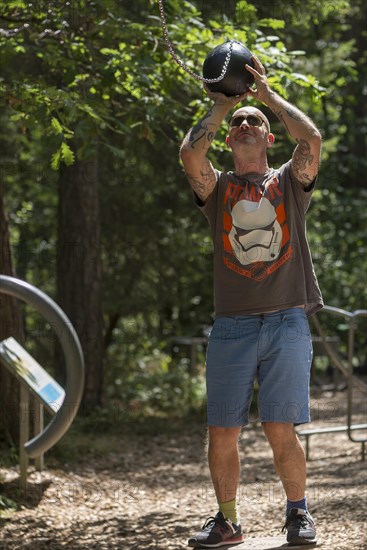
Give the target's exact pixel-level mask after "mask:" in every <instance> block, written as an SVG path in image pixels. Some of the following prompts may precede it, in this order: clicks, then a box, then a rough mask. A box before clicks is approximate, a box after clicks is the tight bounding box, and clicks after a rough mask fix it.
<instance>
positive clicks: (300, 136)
mask: <svg viewBox="0 0 367 550" xmlns="http://www.w3.org/2000/svg"><path fill="white" fill-rule="evenodd" d="M253 61H254V65H255V69H253V68H252V67H250V66H249V65H247V66H246V68H247V69H248V70H249V71H250V72H251V73H252V74H253V75H254V77H255V84H256V90H254V91H250V94H251V95H252V96H253V97H255V98H256V99H258V100H259V101H262V102H263V103H265V105H267V106H268V107H269V109H271V110H272V111H273V113H274V114H276V115H277V117H278V118H279V120H280V121H281V123H282V124H283V126H284V127H285V129H286V130H287V132H288V133H289V135H290V136H292V137H293V138H294V139H295V140H296V141H297V143H298V145H297V146H296V148H295V150H294V152H293V156H292V164H291V167H292V172H293V174H294V176H295V178H296V179H297V181H299V182H300V183H301V184H302V185H303V186H304V187H308V186H309V185H310V183H312V181H313V180H314V179H315V177H316V175H317V172H318V169H319V164H320V151H321V141H322V139H321V134H320V132H319V131H318V129H317V128H316V126H315V125H314V123H313V122H312V120H311V119H310V118H309V117H308V116H306V115H305V114H304V113H302V111H300V110H299V109H297V107H295V106H294V105H291V104H290V103H288V101H286V100H285V99H283V98H282V97H280V96H279V95H278V94H277V93H276V92H274V91H273V90H271V89H270V87H269V85H268V83H267V79H266V75H265V69H264V67H263V65H262V64H261V62H260V61H259V59H258V58H257V57H256V56H254V57H253Z"/></svg>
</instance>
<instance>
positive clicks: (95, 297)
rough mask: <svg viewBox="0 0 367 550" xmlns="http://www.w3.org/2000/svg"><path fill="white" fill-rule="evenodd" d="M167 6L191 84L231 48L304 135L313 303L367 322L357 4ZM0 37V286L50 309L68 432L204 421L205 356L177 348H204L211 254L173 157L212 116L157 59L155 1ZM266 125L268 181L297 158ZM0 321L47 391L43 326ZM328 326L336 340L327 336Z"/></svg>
mask: <svg viewBox="0 0 367 550" xmlns="http://www.w3.org/2000/svg"><path fill="white" fill-rule="evenodd" d="M164 5H165V9H166V16H167V22H168V29H169V33H170V37H171V40H172V42H173V44H174V46H175V49H176V51H177V52H178V53H179V55H180V56H181V57H182V58H183V59H184V60H185V61H186V62H187V64H188V65H189V66H190V67H192V68H193V69H194V70H196V71H198V72H200V71H201V67H202V63H203V60H204V59H205V56H206V55H207V54H208V52H209V51H210V50H211V49H212V48H213V47H214V46H215V45H217V44H219V43H221V42H223V41H224V40H225V39H227V38H234V39H237V40H240V41H241V42H243V43H244V44H246V45H247V46H248V47H249V48H250V49H251V50H252V51H253V52H254V53H256V54H257V55H258V56H259V57H260V59H261V60H262V62H263V64H264V65H265V67H266V70H267V74H268V77H269V81H270V83H271V85H272V87H273V88H274V89H275V90H277V91H278V92H279V93H280V94H281V95H283V96H284V97H285V98H287V99H288V100H289V101H291V102H292V103H294V104H296V105H297V106H298V107H299V108H300V109H302V110H303V111H304V112H305V113H307V114H308V115H309V116H310V117H311V118H312V119H313V120H314V121H315V123H316V125H317V126H318V128H319V129H320V131H321V133H322V136H323V150H322V163H321V170H320V175H319V180H318V184H317V189H316V191H315V193H314V196H313V201H312V205H311V208H310V210H309V213H308V235H309V242H310V246H311V250H312V256H313V261H314V265H315V269H316V273H317V276H318V279H319V283H320V286H321V288H322V292H323V296H324V300H325V303H326V304H328V305H332V306H337V307H342V308H345V309H347V310H349V311H352V310H355V309H361V308H365V307H366V291H365V274H366V271H367V270H366V258H367V246H366V239H365V233H366V217H367V216H366V206H365V205H366V196H367V189H366V186H365V181H366V162H367V161H366V159H367V155H366V132H367V112H366V109H367V107H366V105H367V101H366V95H367V82H366V66H367V59H366V57H367V56H366V5H365V3H364V2H362V0H352V1H350V2H347V1H345V0H331V1H316V0H302V1H301V0H292V1H291V2H289V1H288V0H287V1H285V0H275V1H264V0H262V1H261V2H260V1H256V0H254V1H252V2H246V1H239V2H236V1H232V0H226V1H224V0H221V1H219V0H212V1H210V0H205V1H197V2H194V1H192V2H186V1H184V2H182V1H179V0H177V1H176V0H167V1H166V2H164ZM0 22H1V34H0V48H1V62H2V76H1V80H0V85H1V96H0V97H1V108H2V124H1V130H0V139H1V174H0V272H1V273H2V274H9V275H16V276H17V277H19V278H21V279H24V280H26V281H28V282H30V283H31V284H34V285H35V286H37V287H39V288H40V289H41V290H43V291H44V292H46V293H48V294H49V295H50V296H51V297H53V298H54V299H55V300H56V301H57V302H58V303H59V304H60V305H61V307H62V308H63V309H64V310H65V312H66V313H67V315H68V316H69V318H70V319H71V321H72V323H73V324H74V326H75V327H76V330H77V332H78V335H79V338H80V341H81V344H82V347H83V351H84V355H85V360H86V367H87V377H86V387H85V393H84V399H83V405H82V407H81V414H82V415H88V414H95V413H96V411H98V418H99V419H103V418H112V417H113V418H116V414H118V417H119V419H121V418H124V419H127V420H129V421H130V420H131V419H136V418H147V416H151V415H159V416H161V417H162V416H163V417H164V418H172V417H176V416H180V415H186V414H188V413H191V412H193V411H195V410H196V411H197V410H201V409H202V406H203V403H204V375H203V361H204V347H203V348H202V353H201V354H199V362H200V363H201V367H200V366H199V367H198V368H196V369H194V370H193V369H192V368H191V366H190V358H189V353H188V351H189V348H187V347H185V346H179V345H178V344H177V342H176V343H175V341H174V339H175V338H178V337H183V336H185V337H202V336H203V335H204V334H205V333H206V331H207V329H208V327H209V326H210V324H211V322H212V315H213V299H212V243H211V240H210V234H209V231H208V227H207V223H206V220H205V219H204V217H203V216H202V215H201V214H200V213H199V212H198V211H197V209H196V208H195V207H194V205H193V201H192V195H191V193H190V190H189V186H188V184H187V182H186V180H185V176H184V173H183V170H182V166H181V165H180V163H179V160H178V150H179V145H180V143H181V141H182V139H183V137H184V135H185V133H186V132H187V131H188V129H189V128H190V127H191V126H192V124H193V122H194V121H196V120H198V118H199V117H200V116H201V115H202V114H203V113H204V112H205V110H207V109H208V108H209V105H210V101H209V100H208V98H207V97H206V95H205V93H203V90H202V87H201V85H200V84H199V83H198V82H197V81H195V80H194V79H193V78H191V77H189V76H188V75H187V74H186V73H185V72H183V71H182V69H180V68H179V67H178V66H177V65H176V64H175V63H174V62H173V60H172V59H171V57H170V55H169V53H168V50H167V48H166V45H165V43H164V40H163V37H162V29H161V26H160V20H159V10H158V3H157V2H156V1H153V0H150V1H144V0H134V1H131V2H130V1H115V0H102V1H99V2H94V1H88V2H85V1H82V0H80V1H70V2H58V1H54V2H52V1H51V2H49V1H48V2H46V1H43V0H36V1H33V2H32V1H30V2H28V3H27V2H23V1H16V0H14V1H8V2H6V3H3V5H2V7H1V17H0ZM266 112H267V114H268V116H269V118H270V121H271V125H272V128H273V131H274V133H275V134H276V135H277V141H276V145H275V146H274V147H273V148H272V149H271V151H270V162H271V164H272V165H274V166H279V165H281V164H282V163H283V162H284V161H285V160H287V159H288V158H290V156H291V154H292V151H293V148H294V143H293V142H292V140H291V139H290V138H289V137H288V136H287V135H286V133H285V131H284V130H283V128H282V126H281V124H280V123H279V122H278V121H277V119H276V118H275V117H274V115H273V114H272V113H271V112H269V111H268V110H267V111H266ZM224 138H225V125H223V128H222V129H221V130H220V131H219V132H218V134H217V136H216V140H215V143H214V144H213V147H212V152H211V155H212V156H211V158H212V160H213V162H214V163H215V165H216V167H218V168H224V167H227V168H229V167H230V154H229V152H228V151H226V150H225V147H224ZM0 307H1V315H2V319H1V334H0V340H2V339H3V338H6V337H8V336H10V335H12V336H16V337H17V338H18V339H20V340H21V341H22V342H23V343H24V345H25V346H26V347H27V349H28V350H29V351H30V352H31V353H32V354H33V355H34V356H35V357H36V358H37V360H38V361H39V362H40V363H41V364H42V365H43V366H45V367H46V368H47V369H49V370H50V371H51V372H52V373H53V374H54V376H55V377H56V378H57V379H58V380H59V381H60V382H61V383H62V382H63V366H62V361H61V360H60V352H59V350H58V348H57V342H56V337H55V334H54V333H53V331H52V330H51V327H49V326H48V325H47V324H46V323H45V322H44V321H43V319H42V318H41V317H40V316H39V315H38V314H37V313H35V312H34V311H31V310H30V308H28V307H27V306H21V305H20V304H16V303H14V302H13V301H11V300H8V299H6V298H5V297H4V296H1V297H0ZM328 325H329V330H330V331H331V332H333V330H334V329H338V330H339V331H341V332H342V333H343V330H344V333H345V328H346V326H345V324H344V325H343V324H342V323H340V320H339V321H338V323H337V325H335V323H334V325H333V324H332V323H331V322H330V321H329V322H328ZM360 344H361V349H362V350H365V340H364V341H363V338H362V341H361V342H360ZM363 344H364V346H363ZM361 353H362V354H363V353H364V354H365V351H364V352H363V351H362V352H361ZM363 360H365V355H364V356H363V358H362V362H363ZM0 384H1V391H2V396H3V401H2V405H1V416H0V433H1V434H2V435H1V437H2V438H5V439H7V440H8V441H9V440H10V441H15V434H16V431H17V425H18V424H17V402H18V401H17V400H18V398H17V392H18V387H17V384H16V383H15V382H14V381H13V380H12V379H11V377H10V376H9V375H8V374H7V373H6V372H5V371H4V370H1V373H0ZM111 411H112V416H111Z"/></svg>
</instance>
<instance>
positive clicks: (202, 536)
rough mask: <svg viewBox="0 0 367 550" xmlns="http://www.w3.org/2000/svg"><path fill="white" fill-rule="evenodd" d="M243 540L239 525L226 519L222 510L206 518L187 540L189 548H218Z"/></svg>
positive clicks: (239, 542)
mask: <svg viewBox="0 0 367 550" xmlns="http://www.w3.org/2000/svg"><path fill="white" fill-rule="evenodd" d="M241 542H243V537H242V529H241V525H236V524H235V523H233V521H231V520H230V519H226V518H225V517H224V515H223V514H222V512H218V514H217V515H216V516H215V518H213V517H210V518H208V519H207V520H206V522H205V523H204V525H203V527H202V528H201V531H200V532H199V533H197V534H196V535H195V536H194V537H191V539H189V541H188V545H189V546H191V548H220V547H221V546H234V545H236V544H241Z"/></svg>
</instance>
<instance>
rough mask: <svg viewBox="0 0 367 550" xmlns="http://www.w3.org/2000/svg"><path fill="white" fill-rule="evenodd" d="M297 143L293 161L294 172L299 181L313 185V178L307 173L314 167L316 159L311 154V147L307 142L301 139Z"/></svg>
mask: <svg viewBox="0 0 367 550" xmlns="http://www.w3.org/2000/svg"><path fill="white" fill-rule="evenodd" d="M297 141H298V146H297V148H296V150H295V152H294V155H293V161H292V165H293V170H294V172H295V175H296V177H297V179H299V180H300V181H302V182H304V183H311V181H312V180H313V177H311V175H310V174H308V173H307V172H306V169H307V167H310V166H312V165H313V163H314V159H315V157H314V155H312V154H311V146H310V144H309V143H308V142H307V141H306V140H304V139H300V140H297Z"/></svg>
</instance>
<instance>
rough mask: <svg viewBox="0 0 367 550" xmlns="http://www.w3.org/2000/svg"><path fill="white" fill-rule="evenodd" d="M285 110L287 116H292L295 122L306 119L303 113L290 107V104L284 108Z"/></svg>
mask: <svg viewBox="0 0 367 550" xmlns="http://www.w3.org/2000/svg"><path fill="white" fill-rule="evenodd" d="M285 112H286V113H287V115H288V116H290V117H291V118H293V119H294V120H296V121H297V122H302V121H304V120H308V119H307V117H306V116H305V115H304V114H303V113H301V112H300V111H298V109H296V108H294V107H292V106H291V105H289V106H288V107H287V108H286V110H285Z"/></svg>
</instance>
